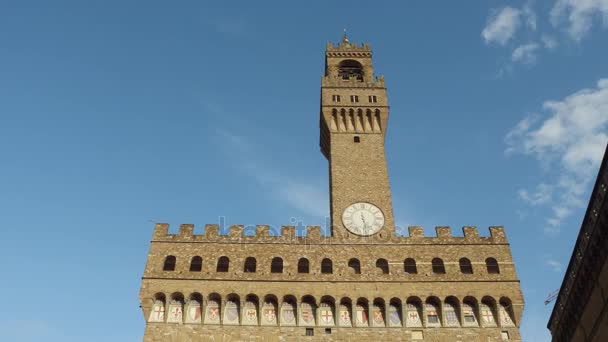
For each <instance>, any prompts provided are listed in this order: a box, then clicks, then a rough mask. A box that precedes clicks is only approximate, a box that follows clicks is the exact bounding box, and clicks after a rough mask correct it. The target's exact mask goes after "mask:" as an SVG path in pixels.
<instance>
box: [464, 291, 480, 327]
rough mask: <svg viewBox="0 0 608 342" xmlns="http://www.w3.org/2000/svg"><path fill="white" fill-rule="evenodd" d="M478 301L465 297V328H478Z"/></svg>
mask: <svg viewBox="0 0 608 342" xmlns="http://www.w3.org/2000/svg"><path fill="white" fill-rule="evenodd" d="M476 303H477V301H476V300H475V299H474V298H473V297H465V298H464V300H463V301H462V316H463V322H462V325H463V326H469V327H476V326H478V324H477V316H478V312H477V304H476Z"/></svg>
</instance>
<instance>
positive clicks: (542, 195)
mask: <svg viewBox="0 0 608 342" xmlns="http://www.w3.org/2000/svg"><path fill="white" fill-rule="evenodd" d="M552 193H553V186H551V185H548V184H545V183H541V184H539V185H538V186H537V187H536V191H535V192H533V193H530V192H528V191H527V190H525V189H520V190H519V191H518V192H517V194H518V195H519V198H521V199H522V200H523V201H524V202H527V203H529V204H532V205H540V204H545V203H547V202H549V201H551V196H552Z"/></svg>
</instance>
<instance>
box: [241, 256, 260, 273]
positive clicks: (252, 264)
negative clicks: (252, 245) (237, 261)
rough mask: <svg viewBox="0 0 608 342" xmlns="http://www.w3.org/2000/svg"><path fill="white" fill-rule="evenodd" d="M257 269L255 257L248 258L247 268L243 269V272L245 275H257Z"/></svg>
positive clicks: (246, 261)
mask: <svg viewBox="0 0 608 342" xmlns="http://www.w3.org/2000/svg"><path fill="white" fill-rule="evenodd" d="M256 268H257V261H256V260H255V258H253V257H248V258H247V259H245V267H244V268H243V272H245V273H255V271H256Z"/></svg>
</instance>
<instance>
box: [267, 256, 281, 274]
mask: <svg viewBox="0 0 608 342" xmlns="http://www.w3.org/2000/svg"><path fill="white" fill-rule="evenodd" d="M270 273H283V259H282V258H280V257H274V258H272V261H271V262H270Z"/></svg>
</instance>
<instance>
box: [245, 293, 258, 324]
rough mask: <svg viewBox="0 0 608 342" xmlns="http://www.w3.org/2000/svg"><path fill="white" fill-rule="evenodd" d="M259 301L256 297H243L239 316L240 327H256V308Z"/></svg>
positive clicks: (250, 295)
mask: <svg viewBox="0 0 608 342" xmlns="http://www.w3.org/2000/svg"><path fill="white" fill-rule="evenodd" d="M259 303H260V300H259V299H258V296H256V295H254V294H249V295H247V296H245V303H243V309H242V310H241V311H242V314H241V324H242V325H258V324H259V321H258V307H259Z"/></svg>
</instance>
